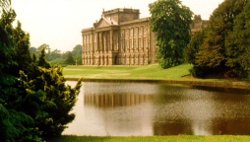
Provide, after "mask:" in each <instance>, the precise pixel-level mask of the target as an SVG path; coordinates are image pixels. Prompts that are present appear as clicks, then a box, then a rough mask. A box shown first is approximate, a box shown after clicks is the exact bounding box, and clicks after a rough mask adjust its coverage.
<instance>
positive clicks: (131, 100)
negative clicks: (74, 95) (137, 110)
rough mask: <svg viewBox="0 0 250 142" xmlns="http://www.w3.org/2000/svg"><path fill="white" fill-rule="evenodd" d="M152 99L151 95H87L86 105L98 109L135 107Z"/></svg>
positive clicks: (85, 98)
mask: <svg viewBox="0 0 250 142" xmlns="http://www.w3.org/2000/svg"><path fill="white" fill-rule="evenodd" d="M150 98H151V96H149V95H137V94H101V95H100V94H92V95H89V94H86V95H84V104H85V105H86V106H91V105H92V106H95V107H98V108H109V107H119V106H133V105H138V104H141V103H144V102H147V101H148V100H150Z"/></svg>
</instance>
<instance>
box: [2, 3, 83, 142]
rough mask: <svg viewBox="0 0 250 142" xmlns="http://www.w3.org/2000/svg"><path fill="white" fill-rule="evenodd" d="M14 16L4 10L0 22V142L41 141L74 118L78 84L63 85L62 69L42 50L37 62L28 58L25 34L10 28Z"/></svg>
mask: <svg viewBox="0 0 250 142" xmlns="http://www.w3.org/2000/svg"><path fill="white" fill-rule="evenodd" d="M0 4H2V1H0ZM1 6H2V5H1ZM15 16H16V15H15V12H14V10H12V9H11V8H9V9H8V11H6V10H5V9H3V10H2V15H1V19H0V55H1V56H0V61H1V62H0V141H6V142H9V141H10V142H12V141H20V142H25V141H42V138H51V137H52V138H53V137H55V136H59V135H60V134H61V133H62V131H63V130H64V128H65V127H66V126H65V125H66V124H67V123H69V122H70V121H72V120H73V119H74V114H71V113H70V110H71V109H72V107H73V106H74V104H75V101H76V96H77V94H78V93H79V89H80V82H81V81H79V82H78V84H77V85H76V87H75V88H71V87H70V86H68V85H65V81H66V80H65V79H64V77H63V75H62V69H61V68H59V67H51V66H50V65H49V64H48V63H47V62H46V60H45V59H44V57H45V51H44V50H42V53H41V54H40V57H39V60H38V61H37V60H36V58H33V59H31V58H30V55H29V50H28V47H29V36H28V34H26V33H25V32H24V31H23V30H22V29H21V24H20V23H19V24H18V26H17V27H16V28H14V27H13V26H12V22H13V21H14V20H15ZM20 54H22V55H20ZM19 56H20V57H19Z"/></svg>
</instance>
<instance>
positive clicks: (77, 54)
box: [72, 44, 82, 65]
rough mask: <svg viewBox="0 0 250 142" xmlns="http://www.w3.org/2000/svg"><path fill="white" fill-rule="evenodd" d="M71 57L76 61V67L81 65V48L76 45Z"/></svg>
mask: <svg viewBox="0 0 250 142" xmlns="http://www.w3.org/2000/svg"><path fill="white" fill-rule="evenodd" d="M72 55H73V57H74V59H75V60H76V61H77V65H81V64H82V46H81V45H79V44H78V45H76V46H75V47H74V48H73V50H72Z"/></svg>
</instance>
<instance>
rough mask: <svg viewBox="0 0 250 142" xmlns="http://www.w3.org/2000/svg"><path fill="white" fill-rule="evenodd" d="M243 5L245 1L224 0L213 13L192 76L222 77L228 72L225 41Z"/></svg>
mask: <svg viewBox="0 0 250 142" xmlns="http://www.w3.org/2000/svg"><path fill="white" fill-rule="evenodd" d="M245 5H246V0H225V1H224V2H223V3H222V4H220V5H219V7H218V8H217V9H216V10H215V11H214V12H213V14H212V16H211V17H210V20H209V26H208V32H207V34H206V38H205V39H204V43H203V45H202V47H201V50H200V51H199V52H198V54H197V56H196V61H195V66H194V69H193V73H194V75H197V76H200V77H202V76H203V77H204V76H206V75H223V74H225V73H226V72H228V71H229V70H230V67H228V66H227V65H226V62H227V55H226V48H227V45H226V40H227V38H229V37H230V35H231V33H232V31H233V27H234V22H235V19H236V17H237V16H238V15H239V14H240V13H241V12H242V10H243V8H244V7H245ZM195 72H196V73H195Z"/></svg>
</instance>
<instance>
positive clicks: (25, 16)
mask: <svg viewBox="0 0 250 142" xmlns="http://www.w3.org/2000/svg"><path fill="white" fill-rule="evenodd" d="M155 1H156V0H12V7H13V8H14V10H15V11H16V13H17V18H16V19H17V20H19V21H20V22H21V23H22V28H23V30H24V31H26V32H28V33H29V34H30V42H31V46H32V47H39V46H40V45H42V44H44V43H46V44H48V45H49V46H50V48H51V49H52V50H53V49H58V50H61V51H62V52H65V51H71V50H72V49H73V48H74V47H75V46H76V45H77V44H82V35H81V30H82V29H84V28H89V27H92V26H93V23H94V22H95V21H96V20H99V19H100V18H101V14H102V11H103V10H111V9H115V8H133V9H139V10H140V13H141V14H140V17H141V18H143V17H149V16H150V13H149V10H148V5H149V4H150V3H153V2H155ZM221 2H223V0H182V4H183V5H186V6H188V7H189V8H190V9H191V11H193V12H194V14H199V15H201V17H202V19H209V16H210V15H211V14H212V12H213V10H214V9H215V8H217V7H218V5H219V4H220V3H221Z"/></svg>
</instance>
